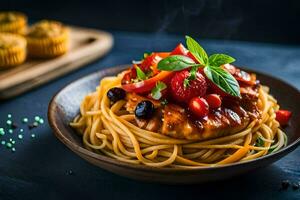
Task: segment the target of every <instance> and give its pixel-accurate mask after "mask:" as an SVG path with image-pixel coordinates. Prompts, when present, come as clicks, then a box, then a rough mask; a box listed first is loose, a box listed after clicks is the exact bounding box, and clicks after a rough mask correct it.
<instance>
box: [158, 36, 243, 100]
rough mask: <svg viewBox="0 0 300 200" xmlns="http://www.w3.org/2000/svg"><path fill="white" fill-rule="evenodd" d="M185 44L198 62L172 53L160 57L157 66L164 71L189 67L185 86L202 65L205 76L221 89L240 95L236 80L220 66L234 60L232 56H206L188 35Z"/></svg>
mask: <svg viewBox="0 0 300 200" xmlns="http://www.w3.org/2000/svg"><path fill="white" fill-rule="evenodd" d="M186 44H187V47H188V50H189V51H190V52H191V54H192V55H193V56H194V57H195V58H196V59H197V61H198V62H199V64H197V63H195V62H194V61H193V60H192V59H191V58H189V57H187V56H181V55H174V56H169V57H167V58H164V59H162V60H161V61H160V62H159V63H158V66H157V68H158V69H159V70H165V71H180V70H183V69H187V68H191V70H190V75H189V77H188V78H187V79H185V80H184V86H185V87H187V86H188V85H189V81H191V80H194V79H195V78H196V72H197V69H198V68H200V67H202V68H204V73H205V75H206V76H207V78H208V79H209V80H211V81H212V82H213V83H214V84H215V85H217V86H218V87H219V88H220V89H221V90H223V91H224V92H226V93H228V94H231V95H232V96H237V97H240V86H239V84H238V82H237V81H236V79H235V78H234V77H233V76H232V75H231V74H230V73H229V72H228V71H226V70H224V69H223V68H221V67H220V66H221V65H224V64H228V63H232V62H234V61H235V59H234V58H232V57H231V56H229V55H226V54H213V55H211V56H209V57H208V55H207V53H206V52H205V50H204V49H203V48H202V47H201V46H200V44H199V43H197V42H196V41H195V40H194V39H193V38H191V37H189V36H186Z"/></svg>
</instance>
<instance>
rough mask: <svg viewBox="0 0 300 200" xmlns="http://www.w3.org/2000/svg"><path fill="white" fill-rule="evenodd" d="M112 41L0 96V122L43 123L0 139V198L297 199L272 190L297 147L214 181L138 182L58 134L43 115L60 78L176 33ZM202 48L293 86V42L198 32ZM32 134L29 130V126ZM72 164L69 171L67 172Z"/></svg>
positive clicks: (299, 55)
mask: <svg viewBox="0 0 300 200" xmlns="http://www.w3.org/2000/svg"><path fill="white" fill-rule="evenodd" d="M113 34H114V37H115V46H114V48H113V49H112V51H111V52H110V54H108V55H107V56H106V57H104V58H102V59H100V60H98V61H96V62H94V63H91V64H89V65H87V66H85V67H84V68H82V69H80V70H78V71H76V72H73V73H71V74H69V75H67V76H65V77H63V78H60V79H57V80H55V81H53V82H51V83H48V84H46V85H44V86H41V87H39V88H38V89H35V90H33V91H30V92H27V93H26V94H23V95H21V96H19V97H16V98H14V99H11V100H7V101H4V102H0V127H5V122H6V120H7V114H8V113H11V114H12V115H13V119H14V121H16V122H19V121H20V120H21V119H22V118H23V117H24V116H27V117H29V119H30V120H32V119H33V117H34V116H35V115H39V116H41V117H43V118H44V119H45V124H43V125H41V126H39V127H38V128H36V129H33V130H31V131H29V130H28V128H27V127H25V126H24V125H23V126H24V130H25V131H24V138H23V139H22V140H19V139H18V138H17V135H18V132H19V130H15V132H14V133H13V134H11V135H10V134H9V133H7V134H6V135H5V136H2V138H0V140H8V139H9V138H13V139H14V140H15V141H16V144H15V148H16V152H14V153H13V152H11V151H10V150H8V149H6V148H5V147H4V146H2V145H1V146H0V199H71V198H75V199H77V198H78V199H79V198H82V199H166V198H172V199H194V198H196V199H200V198H201V199H207V198H212V197H219V198H225V197H228V198H229V197H231V198H243V199H300V190H295V191H294V190H293V189H291V188H289V189H288V190H286V191H280V190H279V188H280V186H281V181H282V180H285V179H288V180H290V181H291V182H299V181H300V148H298V149H297V150H295V151H294V152H292V153H290V154H289V155H288V156H286V157H285V158H283V159H281V160H280V161H278V162H276V163H274V164H273V165H271V166H268V167H266V168H264V169H259V170H257V171H254V172H250V173H248V174H245V175H242V176H239V177H234V178H232V179H229V180H224V181H221V182H213V183H206V184H201V185H187V186H169V185H157V184H151V183H142V182H136V181H133V180H129V179H127V178H123V177H120V176H117V175H114V174H111V173H109V172H106V171H104V170H102V169H100V168H97V167H95V166H93V165H91V164H89V163H87V162H86V161H84V160H83V159H81V158H79V157H78V156H77V155H75V154H74V153H72V152H71V151H70V150H69V149H67V148H66V147H65V146H64V145H63V144H62V143H61V142H59V141H58V140H57V139H56V138H55V137H54V135H53V134H52V131H51V129H50V127H49V125H48V123H47V121H46V118H47V116H46V115H47V107H48V103H49V101H50V99H51V97H52V96H53V95H54V94H55V93H56V92H57V91H58V90H59V89H60V88H62V87H63V86H64V85H66V84H68V83H70V82H72V81H74V80H76V79H78V78H80V77H82V76H85V75H87V74H90V73H92V72H95V71H97V70H100V69H102V68H105V67H111V66H115V65H119V64H126V63H130V62H131V60H133V59H135V60H138V59H139V58H140V57H141V56H142V54H143V52H146V51H167V50H170V49H172V48H173V47H174V46H175V45H176V43H178V41H181V42H183V36H175V35H164V34H139V33H127V32H114V33H113ZM200 42H201V44H202V45H203V46H204V47H205V48H206V49H207V50H208V52H209V53H212V52H214V51H215V50H216V51H218V52H222V53H228V54H230V55H232V56H233V57H235V58H237V64H238V65H241V66H247V67H249V68H252V69H256V70H258V71H263V72H266V73H268V74H272V75H274V76H277V77H280V78H281V79H284V80H285V81H287V82H289V83H290V84H292V85H294V86H296V87H297V88H300V46H285V45H275V44H264V43H247V42H238V41H217V40H200ZM32 133H34V134H35V135H36V137H35V138H31V134H32ZM69 171H72V172H73V173H69Z"/></svg>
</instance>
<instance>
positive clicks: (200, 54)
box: [185, 36, 208, 65]
mask: <svg viewBox="0 0 300 200" xmlns="http://www.w3.org/2000/svg"><path fill="white" fill-rule="evenodd" d="M185 38H186V45H187V47H188V50H189V51H190V52H191V53H192V54H193V56H194V57H195V58H196V59H197V60H198V61H199V62H200V63H201V64H202V65H206V64H207V63H208V56H207V54H206V52H205V50H204V49H203V48H202V47H201V46H200V44H199V43H198V42H196V41H195V40H194V39H193V38H191V37H190V36H185Z"/></svg>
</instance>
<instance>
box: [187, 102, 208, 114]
mask: <svg viewBox="0 0 300 200" xmlns="http://www.w3.org/2000/svg"><path fill="white" fill-rule="evenodd" d="M189 109H190V110H191V111H192V113H193V114H194V115H196V116H197V117H201V118H203V117H205V116H207V115H208V112H209V105H208V103H207V101H206V100H205V99H204V98H200V97H194V98H192V99H191V101H190V103H189Z"/></svg>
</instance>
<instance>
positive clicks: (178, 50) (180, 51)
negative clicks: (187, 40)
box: [170, 43, 189, 56]
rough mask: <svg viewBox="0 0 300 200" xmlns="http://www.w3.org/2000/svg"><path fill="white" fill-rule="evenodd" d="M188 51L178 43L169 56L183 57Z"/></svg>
mask: <svg viewBox="0 0 300 200" xmlns="http://www.w3.org/2000/svg"><path fill="white" fill-rule="evenodd" d="M188 52H189V50H187V49H186V48H185V47H184V46H183V44H181V43H179V44H178V45H177V47H175V49H174V50H173V51H172V52H171V54H170V55H183V56H186V55H187V54H188Z"/></svg>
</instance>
